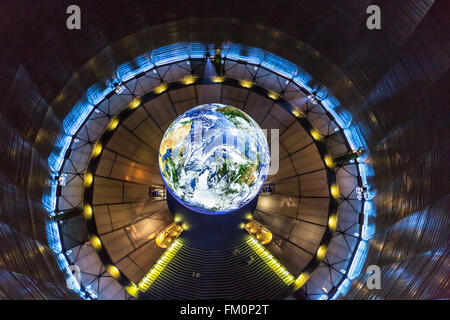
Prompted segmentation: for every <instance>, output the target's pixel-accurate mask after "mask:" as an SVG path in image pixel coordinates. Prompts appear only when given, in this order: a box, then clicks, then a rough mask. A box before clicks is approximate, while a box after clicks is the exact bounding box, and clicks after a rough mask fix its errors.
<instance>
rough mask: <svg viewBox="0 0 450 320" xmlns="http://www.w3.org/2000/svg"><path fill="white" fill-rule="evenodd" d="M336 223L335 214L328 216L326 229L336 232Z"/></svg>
mask: <svg viewBox="0 0 450 320" xmlns="http://www.w3.org/2000/svg"><path fill="white" fill-rule="evenodd" d="M337 221H338V217H337V214H334V215H332V216H330V217H329V218H328V227H329V228H330V229H331V230H333V231H334V230H336V226H337Z"/></svg>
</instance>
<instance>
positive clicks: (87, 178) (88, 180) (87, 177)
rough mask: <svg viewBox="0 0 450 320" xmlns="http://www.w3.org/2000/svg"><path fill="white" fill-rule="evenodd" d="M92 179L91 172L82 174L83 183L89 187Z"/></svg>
mask: <svg viewBox="0 0 450 320" xmlns="http://www.w3.org/2000/svg"><path fill="white" fill-rule="evenodd" d="M93 180H94V176H93V175H92V173H89V172H88V173H86V175H85V176H84V185H85V186H86V187H87V188H89V187H90V186H91V184H92V181H93Z"/></svg>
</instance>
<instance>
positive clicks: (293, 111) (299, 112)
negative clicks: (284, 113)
mask: <svg viewBox="0 0 450 320" xmlns="http://www.w3.org/2000/svg"><path fill="white" fill-rule="evenodd" d="M292 114H293V115H294V116H296V117H297V118H302V117H303V116H304V115H303V112H301V111H300V110H298V109H294V110H292Z"/></svg>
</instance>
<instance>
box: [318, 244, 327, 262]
mask: <svg viewBox="0 0 450 320" xmlns="http://www.w3.org/2000/svg"><path fill="white" fill-rule="evenodd" d="M326 254H327V246H326V245H324V244H323V245H321V246H320V247H319V249H318V250H317V254H316V257H317V259H319V260H323V258H325V255H326Z"/></svg>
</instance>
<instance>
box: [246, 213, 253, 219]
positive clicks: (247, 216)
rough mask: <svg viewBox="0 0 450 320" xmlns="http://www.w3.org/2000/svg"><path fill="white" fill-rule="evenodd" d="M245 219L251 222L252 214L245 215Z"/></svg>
mask: <svg viewBox="0 0 450 320" xmlns="http://www.w3.org/2000/svg"><path fill="white" fill-rule="evenodd" d="M245 219H247V220H253V216H252V214H251V213H247V214H246V215H245Z"/></svg>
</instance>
